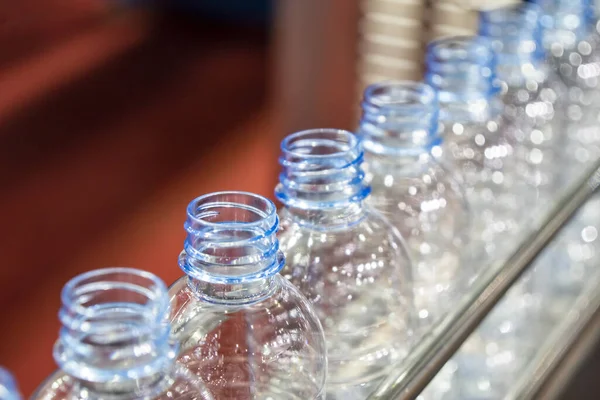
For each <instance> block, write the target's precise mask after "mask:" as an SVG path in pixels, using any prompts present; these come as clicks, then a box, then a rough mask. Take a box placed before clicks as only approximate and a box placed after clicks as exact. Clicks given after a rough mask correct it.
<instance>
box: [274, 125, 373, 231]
mask: <svg viewBox="0 0 600 400" xmlns="http://www.w3.org/2000/svg"><path fill="white" fill-rule="evenodd" d="M279 162H280V164H281V166H282V171H281V174H280V175H279V184H278V185H277V187H276V188H275V195H276V197H277V199H278V200H279V201H281V202H282V203H283V204H284V206H285V208H286V209H287V211H288V212H289V213H290V215H292V216H293V217H294V218H295V219H296V220H297V222H299V223H301V224H304V225H311V226H312V227H314V228H316V229H328V228H332V227H334V225H331V223H332V220H333V221H335V220H337V221H338V223H336V224H335V226H338V225H339V224H342V225H345V224H351V223H354V222H356V221H357V220H359V219H361V218H362V216H363V214H364V211H363V200H364V199H365V198H366V197H367V196H368V195H369V193H370V192H371V188H370V187H369V186H367V184H366V183H365V180H364V172H363V170H362V162H363V151H362V149H361V147H360V145H359V143H358V140H357V139H356V137H355V136H354V135H353V134H352V133H350V132H346V131H340V130H334V129H317V130H310V131H303V132H298V133H295V134H292V135H290V136H288V137H287V138H286V139H284V141H283V143H282V155H281V157H280V159H279Z"/></svg>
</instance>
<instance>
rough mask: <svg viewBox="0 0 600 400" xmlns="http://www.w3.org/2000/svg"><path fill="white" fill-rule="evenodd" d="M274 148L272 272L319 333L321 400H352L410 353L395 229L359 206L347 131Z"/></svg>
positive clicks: (308, 134) (316, 133)
mask: <svg viewBox="0 0 600 400" xmlns="http://www.w3.org/2000/svg"><path fill="white" fill-rule="evenodd" d="M281 149H282V154H281V157H280V164H281V165H282V167H283V169H282V172H281V175H280V178H279V182H280V183H279V184H278V185H277V187H276V189H275V194H276V196H277V198H278V199H279V200H280V201H281V202H282V203H283V204H284V206H283V208H282V209H281V210H280V217H281V228H280V232H279V240H280V243H281V249H282V250H283V252H284V253H285V255H286V258H287V260H288V262H287V265H286V267H285V268H284V270H283V272H282V273H283V274H284V276H286V277H287V278H288V279H290V280H291V282H292V283H293V284H295V285H296V286H297V287H298V288H299V289H300V290H301V291H302V293H304V294H305V295H306V296H307V297H308V299H309V300H310V301H311V302H312V304H313V306H314V307H315V309H316V312H317V314H318V315H319V318H320V319H321V322H322V324H323V327H324V329H325V337H326V340H327V351H328V363H329V373H328V381H327V398H328V399H330V400H331V399H344V400H352V399H361V400H362V399H364V398H366V397H367V395H368V394H369V393H371V391H372V390H373V389H374V385H375V384H377V383H378V382H379V381H380V379H381V378H382V377H383V376H385V375H386V374H387V373H388V371H389V370H390V368H392V367H393V364H395V363H397V362H399V361H401V360H402V359H403V358H404V357H405V355H406V352H407V350H408V349H409V347H410V343H411V330H410V329H411V322H410V318H411V316H412V315H413V314H412V310H413V309H412V305H411V304H410V303H411V294H410V285H411V283H410V280H411V262H410V260H409V258H408V255H407V250H406V248H405V246H404V244H403V243H402V239H401V237H400V235H399V233H398V231H397V230H396V229H394V228H393V227H392V226H391V224H390V223H389V222H388V221H387V220H386V219H385V218H384V217H383V216H382V215H381V214H379V213H378V212H376V211H375V210H374V209H372V208H371V207H367V206H366V204H365V200H366V198H367V196H368V195H369V192H370V188H369V186H368V185H367V183H366V182H365V181H364V172H363V170H362V168H361V164H362V161H363V151H362V149H361V146H360V145H359V143H358V140H357V138H356V137H355V136H354V135H353V134H352V133H350V132H347V131H342V130H336V129H315V130H308V131H302V132H298V133H295V134H292V135H290V136H288V137H287V138H285V139H284V140H283V142H282V145H281Z"/></svg>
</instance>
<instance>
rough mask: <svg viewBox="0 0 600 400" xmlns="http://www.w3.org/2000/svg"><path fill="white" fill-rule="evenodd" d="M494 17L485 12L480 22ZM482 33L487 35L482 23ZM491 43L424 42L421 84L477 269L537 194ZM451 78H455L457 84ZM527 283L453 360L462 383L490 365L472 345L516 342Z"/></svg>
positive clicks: (509, 363) (527, 216) (524, 318)
mask: <svg viewBox="0 0 600 400" xmlns="http://www.w3.org/2000/svg"><path fill="white" fill-rule="evenodd" d="M496 17H497V16H496V15H488V17H487V20H492V19H493V18H496ZM485 29H488V30H490V31H493V29H492V27H490V26H489V24H488V25H486V26H485ZM519 29H520V28H519ZM509 31H510V29H509ZM501 36H502V35H501ZM503 38H504V39H505V40H506V41H509V39H510V38H509V39H506V38H505V37H504V36H503ZM510 40H512V39H510ZM503 43H504V42H503ZM520 43H521V44H522V43H523V42H522V41H521V42H520ZM492 44H493V42H492V41H490V40H488V39H487V38H484V37H476V38H475V37H459V38H448V39H442V40H439V41H435V42H432V44H430V46H429V53H428V81H429V82H432V83H437V88H438V90H439V95H440V102H441V114H440V117H441V118H440V119H441V121H442V123H443V125H444V141H448V142H449V143H448V144H444V142H442V144H441V151H440V156H441V160H442V162H447V163H448V165H451V166H454V168H455V169H457V170H458V171H461V172H462V174H463V176H464V177H465V187H466V189H467V199H468V201H469V205H470V206H471V208H472V212H473V214H474V215H475V218H474V231H473V233H472V235H473V236H474V240H473V242H474V243H473V245H474V247H475V248H476V249H477V247H479V246H481V248H482V249H484V252H483V253H479V254H480V256H481V259H483V260H487V263H486V264H485V265H488V264H489V263H490V262H492V261H496V260H498V259H501V257H503V256H505V255H506V254H507V253H509V252H510V251H512V250H513V249H511V248H510V246H511V244H512V243H511V240H506V237H507V235H509V236H512V237H513V238H514V237H519V234H521V233H522V232H523V231H524V226H525V225H526V224H528V223H531V219H532V218H533V216H534V213H533V212H532V211H531V208H532V205H534V204H535V202H536V201H537V199H538V196H539V193H538V191H537V189H538V187H537V186H536V185H535V181H534V180H532V179H531V178H532V174H531V171H532V170H533V168H531V167H530V165H529V163H528V160H527V156H526V155H525V153H526V152H527V151H528V150H529V149H528V148H527V145H526V144H524V143H525V142H524V141H519V139H520V138H519V135H516V134H515V133H516V131H517V130H518V129H516V125H514V124H513V123H512V122H514V119H512V120H511V118H507V116H506V115H505V114H504V113H505V111H506V110H507V109H508V107H506V108H505V106H504V104H503V102H502V100H501V98H500V87H501V84H500V82H501V81H499V80H498V79H497V76H496V66H497V64H496V57H495V54H494V53H493V52H492ZM510 45H511V46H512V43H510ZM496 47H499V46H496ZM509 47H510V46H509ZM505 70H506V69H505ZM466 71H468V73H467V72H466ZM473 79H474V80H475V81H474V82H472V83H471V82H470V80H473ZM456 80H459V81H463V86H460V85H459V84H458V83H457V82H455V81H456ZM515 81H516V79H515ZM505 84H506V82H505ZM510 84H511V85H512V84H513V83H512V82H511V83H510ZM449 88H453V89H452V90H450V89H449ZM457 110H458V111H457ZM435 151H436V149H434V150H433V152H434V154H435ZM519 152H522V153H523V154H519ZM526 171H529V172H526ZM534 208H535V207H534ZM478 238H479V241H478ZM502 244H504V246H505V247H504V248H502V247H501V246H502ZM477 250H479V251H480V250H481V249H477ZM530 286H531V282H530V281H529V280H523V281H521V282H520V283H519V284H517V285H515V286H514V287H513V288H512V289H511V291H510V293H508V294H507V295H506V297H505V299H504V301H503V303H502V306H500V307H498V308H497V310H496V311H495V312H493V313H492V315H491V316H490V317H489V318H487V319H486V320H485V321H484V322H483V323H482V326H481V328H480V329H479V332H480V335H481V338H482V339H481V340H479V341H474V342H471V348H470V350H469V351H468V352H465V353H464V354H463V355H462V356H461V357H460V358H458V359H457V361H456V362H457V363H458V364H459V365H461V366H462V367H461V368H459V370H460V372H461V373H462V374H467V375H469V374H471V375H470V379H472V380H473V381H477V379H478V378H477V376H478V375H477V374H478V373H479V371H480V369H481V368H482V366H483V365H487V364H489V363H493V362H496V361H494V360H496V359H494V360H492V361H490V359H489V358H488V357H487V355H486V353H485V349H482V348H480V346H484V345H486V343H488V342H492V343H496V344H498V346H500V347H502V346H505V345H508V343H514V342H515V341H519V332H520V330H522V329H523V328H524V327H525V326H526V325H527V324H528V316H529V315H530V313H531V312H532V309H531V305H530V304H529V303H527V301H525V299H527V297H528V296H529V294H530V292H531V288H530ZM525 345H531V343H530V342H529V343H525ZM503 362H504V364H498V365H497V368H501V367H502V368H508V369H511V368H514V367H515V366H516V365H517V364H518V363H520V362H522V359H520V358H519V359H517V358H515V359H510V360H504V361H503Z"/></svg>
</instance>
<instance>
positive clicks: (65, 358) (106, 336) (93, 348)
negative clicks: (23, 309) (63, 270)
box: [54, 268, 177, 398]
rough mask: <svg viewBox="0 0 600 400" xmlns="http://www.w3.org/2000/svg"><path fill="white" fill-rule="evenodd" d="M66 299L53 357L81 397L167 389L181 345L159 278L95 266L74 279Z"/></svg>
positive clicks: (66, 288) (130, 393)
mask: <svg viewBox="0 0 600 400" xmlns="http://www.w3.org/2000/svg"><path fill="white" fill-rule="evenodd" d="M62 301H63V305H62V308H61V310H60V313H59V317H60V320H61V322H62V328H61V331H60V337H59V340H58V341H57V343H56V345H55V347H54V358H55V360H56V362H57V363H58V365H59V366H60V368H61V370H62V371H63V372H64V373H66V374H67V375H69V376H71V377H72V378H73V379H74V380H75V385H74V386H75V389H76V390H79V391H81V392H82V393H83V392H85V393H83V394H84V395H85V397H81V398H103V397H106V396H107V395H109V394H110V395H111V396H114V395H117V394H118V395H119V396H121V395H122V396H123V398H125V397H127V394H129V396H131V395H132V394H133V393H135V394H136V396H137V394H138V393H140V391H141V390H144V391H145V390H147V391H148V392H149V393H150V392H152V393H154V392H155V391H157V390H159V391H160V390H163V389H164V385H166V384H167V383H168V381H169V373H170V371H171V369H172V368H173V365H174V360H175V356H176V354H177V346H176V345H175V344H174V343H173V342H172V341H171V340H170V338H169V335H170V325H169V323H168V307H169V298H168V295H167V288H166V286H165V285H164V283H162V281H160V279H158V278H157V277H156V276H154V275H152V274H150V273H147V272H144V271H139V270H134V269H128V268H110V269H104V270H97V271H92V272H89V273H86V274H83V275H80V276H78V277H76V278H75V279H73V280H71V281H70V282H69V283H68V284H67V285H66V286H65V287H64V289H63V292H62Z"/></svg>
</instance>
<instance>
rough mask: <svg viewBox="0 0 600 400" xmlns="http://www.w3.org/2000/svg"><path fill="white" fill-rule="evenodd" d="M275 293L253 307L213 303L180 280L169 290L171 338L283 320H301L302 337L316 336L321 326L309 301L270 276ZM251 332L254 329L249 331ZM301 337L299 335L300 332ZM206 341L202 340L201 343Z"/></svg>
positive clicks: (196, 336)
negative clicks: (237, 324) (231, 326)
mask: <svg viewBox="0 0 600 400" xmlns="http://www.w3.org/2000/svg"><path fill="white" fill-rule="evenodd" d="M273 280H274V281H275V285H274V289H273V290H272V292H271V293H270V294H269V296H267V297H265V298H263V299H261V300H259V301H254V302H252V303H215V302H211V301H209V300H206V299H203V298H202V297H200V296H199V295H198V294H197V293H195V291H194V289H193V288H192V287H191V286H190V285H189V284H188V278H187V277H182V278H180V279H179V280H177V281H176V282H175V283H174V284H173V285H172V286H171V288H170V289H169V295H170V299H171V309H172V312H171V317H170V320H171V324H172V332H173V335H174V336H175V337H176V338H177V339H178V340H179V341H180V342H182V341H185V340H188V339H189V338H191V337H194V338H195V339H194V340H196V339H197V338H198V337H204V336H206V335H209V334H211V332H212V334H214V332H217V331H220V330H222V329H224V328H223V327H224V326H227V325H231V324H233V325H235V324H236V322H235V321H236V320H238V321H241V323H242V325H245V324H246V323H248V324H250V325H253V323H254V322H256V323H257V325H256V330H253V332H256V331H258V330H260V329H259V327H265V326H266V325H270V326H277V327H280V328H281V326H282V325H281V324H283V323H285V321H286V320H288V322H289V319H294V320H296V321H299V320H302V321H303V323H302V326H303V332H304V334H307V335H308V334H310V335H312V334H314V335H315V336H316V337H318V335H319V330H320V329H321V328H320V325H319V321H318V318H317V317H316V315H315V314H314V312H313V310H312V308H311V305H310V303H309V302H308V300H307V299H306V298H305V297H304V296H303V295H302V294H301V293H300V291H299V290H298V289H297V288H296V287H294V286H293V285H292V284H291V283H290V282H289V281H288V280H286V279H285V278H283V276H281V275H279V274H277V275H275V276H273ZM252 329H254V328H252ZM299 333H300V331H299ZM202 340H205V339H202Z"/></svg>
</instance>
